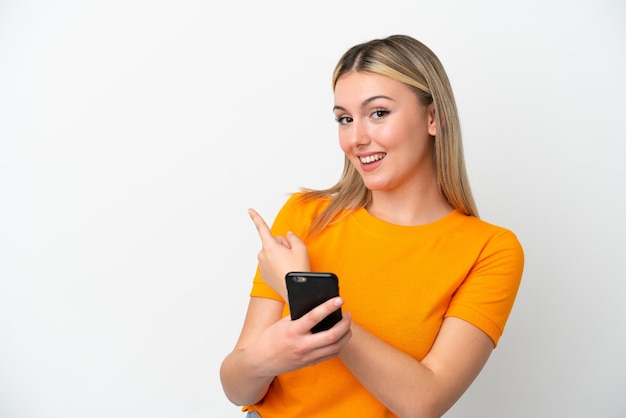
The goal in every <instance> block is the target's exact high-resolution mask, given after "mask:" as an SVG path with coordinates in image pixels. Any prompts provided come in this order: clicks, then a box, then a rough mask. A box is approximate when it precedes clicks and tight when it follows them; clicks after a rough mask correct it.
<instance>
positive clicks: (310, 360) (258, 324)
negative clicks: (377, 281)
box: [220, 297, 351, 405]
mask: <svg viewBox="0 0 626 418" xmlns="http://www.w3.org/2000/svg"><path fill="white" fill-rule="evenodd" d="M342 304H343V301H342V300H341V298H333V299H330V300H329V301H327V302H325V303H323V304H321V305H320V306H318V307H316V308H315V309H313V310H312V311H311V312H309V313H307V314H306V315H304V316H302V317H301V318H300V319H298V320H296V321H292V320H291V319H290V318H289V317H288V316H287V317H284V318H282V319H281V317H282V311H283V303H282V302H279V301H276V300H272V299H265V298H257V297H252V298H251V299H250V303H249V305H248V311H247V314H246V318H245V321H244V326H243V329H242V331H241V335H240V337H239V341H237V344H236V346H235V349H234V350H233V351H232V352H231V353H230V354H229V355H228V356H227V357H226V358H225V359H224V361H223V362H222V366H221V369H220V378H221V380H222V387H223V388H224V392H225V393H226V396H227V397H228V399H230V401H231V402H233V403H234V404H236V405H252V404H254V403H256V402H258V401H260V400H261V399H262V398H263V396H265V393H266V392H267V389H268V388H269V385H270V384H271V383H272V380H274V377H275V376H277V375H279V374H283V373H287V372H289V371H292V370H296V369H299V368H302V367H305V366H310V365H313V364H316V363H319V362H321V361H324V360H327V359H329V358H332V357H335V356H336V355H337V353H338V352H339V350H341V348H342V347H343V346H344V345H345V343H346V342H347V341H348V340H349V339H350V335H351V333H350V316H349V315H344V318H343V319H342V320H341V321H340V322H339V323H337V324H336V325H335V326H334V327H333V328H332V329H330V330H328V331H323V332H320V333H317V334H312V333H311V332H310V329H311V328H312V327H313V326H314V325H315V324H317V323H318V322H319V321H321V320H322V319H324V318H325V317H326V316H327V315H329V314H330V313H331V312H333V311H335V310H336V309H337V308H338V307H340V306H341V305H342Z"/></svg>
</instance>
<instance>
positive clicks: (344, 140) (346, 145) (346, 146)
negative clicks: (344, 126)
mask: <svg viewBox="0 0 626 418" xmlns="http://www.w3.org/2000/svg"><path fill="white" fill-rule="evenodd" d="M339 147H340V148H341V150H342V151H343V152H345V153H346V154H347V153H348V152H350V150H351V149H352V147H351V146H350V140H349V139H348V135H347V134H346V133H345V132H343V133H342V130H341V129H339Z"/></svg>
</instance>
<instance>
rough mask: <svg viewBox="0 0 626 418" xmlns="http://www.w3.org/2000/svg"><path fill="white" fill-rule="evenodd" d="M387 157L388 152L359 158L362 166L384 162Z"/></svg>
mask: <svg viewBox="0 0 626 418" xmlns="http://www.w3.org/2000/svg"><path fill="white" fill-rule="evenodd" d="M386 155H387V153H386V152H380V153H378V154H373V155H368V156H366V157H359V160H360V161H361V163H362V164H371V163H374V162H376V161H378V160H382V159H383V158H385V156H386Z"/></svg>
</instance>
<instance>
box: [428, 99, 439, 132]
mask: <svg viewBox="0 0 626 418" xmlns="http://www.w3.org/2000/svg"><path fill="white" fill-rule="evenodd" d="M426 111H427V112H428V134H429V135H430V136H437V118H436V117H435V104H434V103H431V104H429V105H428V108H427V109H426Z"/></svg>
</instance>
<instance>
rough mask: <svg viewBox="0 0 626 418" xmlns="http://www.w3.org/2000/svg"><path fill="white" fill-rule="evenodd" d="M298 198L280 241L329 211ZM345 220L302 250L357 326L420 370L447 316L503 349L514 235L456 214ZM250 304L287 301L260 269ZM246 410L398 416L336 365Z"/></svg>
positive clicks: (294, 378)
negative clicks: (331, 278)
mask: <svg viewBox="0 0 626 418" xmlns="http://www.w3.org/2000/svg"><path fill="white" fill-rule="evenodd" d="M298 195H299V194H294V195H293V196H292V197H291V198H290V199H289V200H288V201H287V202H286V203H285V205H284V206H283V208H282V209H281V210H280V212H279V213H278V215H277V216H276V219H275V221H274V224H273V226H272V232H273V233H274V234H275V235H285V233H286V232H288V231H291V232H293V233H295V234H296V235H298V236H299V237H301V238H302V237H305V236H306V231H307V229H308V227H309V226H310V224H311V221H312V220H313V219H314V218H315V216H316V215H317V214H319V213H320V211H321V210H323V208H324V207H325V206H326V205H327V204H328V200H325V199H316V200H310V201H306V202H303V201H300V200H298V199H297V196H298ZM344 215H345V216H343V217H340V218H339V221H337V222H335V223H333V224H331V225H329V226H328V227H327V228H326V229H325V230H324V231H322V232H321V233H320V234H317V235H314V236H313V237H310V238H306V237H305V238H304V242H305V243H306V245H307V249H308V253H309V259H310V265H311V271H329V272H333V273H335V274H336V275H337V276H338V277H339V289H340V294H341V296H342V298H343V299H344V300H345V304H344V306H343V308H342V309H343V310H344V311H345V312H350V313H351V315H352V320H353V321H355V322H356V323H358V324H359V325H361V326H362V327H363V328H365V329H366V330H368V331H369V332H371V333H372V334H374V335H376V336H377V337H378V338H380V339H382V340H383V341H385V342H387V343H388V344H390V345H392V346H394V347H396V348H397V349H399V350H401V351H403V352H405V353H407V354H409V355H410V356H412V357H413V358H415V359H417V360H421V359H422V358H424V356H426V354H427V353H428V352H429V350H430V348H431V347H432V345H433V342H434V341H435V338H436V337H437V333H438V332H439V328H440V327H441V324H442V321H443V319H444V318H445V317H446V316H454V317H458V318H461V319H463V320H465V321H467V322H469V323H471V324H473V325H475V326H476V327H478V328H480V329H481V330H483V331H484V332H485V333H486V334H487V335H488V336H489V337H490V338H491V339H492V341H493V343H494V346H495V345H497V343H498V339H499V338H500V336H501V334H502V331H503V329H504V325H505V323H506V321H507V318H508V316H509V313H510V312H511V308H512V307H513V302H514V300H515V296H516V294H517V290H518V287H519V284H520V280H521V277H522V270H523V265H524V255H523V250H522V247H521V245H520V244H519V242H518V240H517V238H516V236H515V235H514V234H513V233H512V232H511V231H509V230H507V229H504V228H501V227H498V226H495V225H491V224H489V223H487V222H484V221H482V220H479V219H477V218H475V217H471V216H465V215H463V214H461V213H460V212H458V211H452V212H450V213H449V214H448V215H446V216H445V217H443V218H442V219H440V220H438V221H436V222H433V223H430V224H426V225H419V226H399V225H393V224H390V223H387V222H384V221H382V220H380V219H378V218H375V217H374V216H372V215H371V214H369V213H368V212H367V210H365V209H358V210H356V211H354V212H346V213H345V214H344ZM250 296H252V297H264V298H271V299H276V300H279V301H282V298H281V297H280V296H279V295H278V294H277V293H276V292H274V291H273V290H272V289H271V288H270V287H269V286H268V285H267V284H266V283H265V282H263V280H262V279H261V278H260V276H259V273H258V269H257V274H256V276H255V278H254V282H253V287H252V291H251V293H250ZM288 314H289V310H288V306H287V305H285V310H284V315H288ZM244 410H255V411H257V412H258V413H259V414H260V415H261V417H271V418H279V417H296V416H303V417H304V416H306V417H316V416H319V417H325V418H333V417H338V418H339V417H341V418H344V417H349V416H356V417H393V416H394V415H393V414H392V413H391V412H390V411H388V410H387V409H386V408H385V407H384V406H383V405H382V404H381V403H380V402H378V400H376V398H374V397H373V396H372V395H371V394H370V393H369V392H368V391H367V390H366V389H365V388H364V387H363V386H362V385H361V384H360V383H359V382H358V381H357V380H356V378H354V377H353V376H352V374H351V373H350V372H349V370H348V369H347V368H345V367H344V366H343V364H342V363H341V362H340V361H339V360H338V359H336V358H335V359H331V360H328V361H325V362H322V363H319V364H316V365H314V366H309V367H305V368H303V369H300V370H296V371H293V372H290V373H286V374H283V375H280V376H276V378H275V379H274V381H273V382H272V384H271V386H270V388H269V390H268V392H267V394H266V395H265V397H264V398H263V399H262V400H261V401H260V402H259V403H257V404H255V405H251V406H248V407H244Z"/></svg>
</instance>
